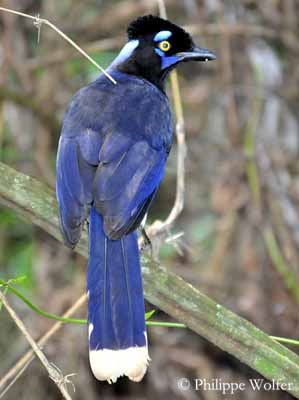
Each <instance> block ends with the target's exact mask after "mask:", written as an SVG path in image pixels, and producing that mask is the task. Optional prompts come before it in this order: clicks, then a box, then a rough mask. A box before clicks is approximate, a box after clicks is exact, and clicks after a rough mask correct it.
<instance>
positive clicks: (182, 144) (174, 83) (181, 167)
mask: <svg viewBox="0 0 299 400" xmlns="http://www.w3.org/2000/svg"><path fill="white" fill-rule="evenodd" d="M157 3H158V7H159V12H160V16H161V17H162V18H167V13H166V7H165V2H164V0H157ZM170 83H171V90H172V95H173V103H174V111H175V116H176V138H177V186H176V198H175V202H174V205H173V207H172V209H171V211H170V213H169V215H168V217H167V218H166V220H165V221H164V222H158V221H156V222H154V223H153V225H152V226H151V227H149V233H150V234H151V235H158V234H161V233H163V232H167V231H168V229H169V228H170V227H171V226H172V225H173V223H174V222H175V220H176V219H177V218H178V216H179V215H180V214H181V212H182V210H183V208H184V199H185V158H186V152H187V151H186V140H185V137H186V135H185V122H184V114H183V106H182V99H181V92H180V87H179V80H178V75H177V72H176V71H173V72H172V73H171V76H170Z"/></svg>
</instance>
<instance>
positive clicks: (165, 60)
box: [155, 49, 180, 69]
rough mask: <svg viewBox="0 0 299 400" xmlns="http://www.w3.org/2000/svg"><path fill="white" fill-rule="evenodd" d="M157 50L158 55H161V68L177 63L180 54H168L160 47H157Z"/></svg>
mask: <svg viewBox="0 0 299 400" xmlns="http://www.w3.org/2000/svg"><path fill="white" fill-rule="evenodd" d="M155 52H156V53H157V54H158V56H160V57H161V68H162V69H165V68H168V67H170V66H171V65H173V64H176V63H177V62H178V61H179V60H180V58H179V57H178V56H167V55H166V54H165V53H164V51H162V50H160V49H155Z"/></svg>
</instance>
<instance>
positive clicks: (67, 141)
mask: <svg viewBox="0 0 299 400" xmlns="http://www.w3.org/2000/svg"><path fill="white" fill-rule="evenodd" d="M127 35H128V41H127V43H126V44H125V45H124V47H123V48H122V49H121V51H120V53H119V54H118V55H117V56H116V58H115V59H114V60H113V61H112V63H111V64H110V66H109V67H108V69H107V72H108V73H109V74H110V75H111V76H112V77H113V78H114V79H115V81H116V84H113V83H112V82H111V81H110V80H108V79H107V77H106V76H104V75H103V74H102V75H100V76H99V77H98V78H97V79H96V80H95V81H93V82H91V83H90V84H88V85H87V86H85V87H83V88H81V89H80V90H79V91H78V92H77V93H75V95H74V96H73V98H72V100H71V102H70V104H69V106H68V109H67V111H66V113H65V116H64V120H63V124H62V130H61V135H60V139H59V145H58V151H57V161H56V194H57V200H58V206H59V215H60V226H61V231H62V235H63V238H64V242H65V244H66V245H67V246H68V247H70V248H72V249H73V248H74V247H75V246H76V245H77V243H78V241H79V239H80V236H81V233H82V229H83V227H84V225H85V223H86V221H87V226H88V231H89V254H88V266H87V296H88V336H89V360H90V366H91V370H92V372H93V374H94V376H95V378H96V379H98V380H101V381H108V382H109V383H114V382H116V381H117V379H118V378H119V377H121V376H127V377H128V378H129V379H130V380H132V381H135V382H139V381H141V379H142V378H143V376H144V375H145V373H146V371H147V367H148V363H149V361H150V358H149V353H148V340H147V333H146V325H145V309H144V297H143V285H142V274H141V265H140V255H139V249H138V242H137V238H138V237H137V233H138V232H137V230H138V227H139V226H140V224H141V222H142V221H143V220H144V218H145V216H146V214H147V212H148V209H149V207H150V205H151V203H152V201H153V199H154V197H155V194H156V192H157V189H158V187H159V185H160V183H161V180H162V178H163V175H164V172H165V164H166V161H167V157H168V154H169V152H170V149H171V145H172V142H173V135H174V133H173V132H174V128H173V117H172V113H171V108H170V103H169V99H168V97H167V94H166V90H165V84H166V78H167V76H168V75H169V72H170V71H171V70H172V69H173V68H175V67H176V66H177V65H178V64H180V63H182V62H187V61H208V60H214V59H215V58H216V56H215V54H214V53H212V52H211V51H209V50H207V49H204V48H200V47H197V46H196V45H195V44H194V41H193V39H192V37H191V35H190V34H189V33H188V32H186V31H185V30H184V29H183V28H181V27H180V26H178V25H176V24H174V23H173V22H171V21H169V20H167V19H163V18H160V17H157V16H153V15H145V16H141V17H138V18H137V19H135V20H134V21H132V22H131V23H130V24H129V26H128V28H127Z"/></svg>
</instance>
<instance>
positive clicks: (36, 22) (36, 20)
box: [0, 7, 117, 84]
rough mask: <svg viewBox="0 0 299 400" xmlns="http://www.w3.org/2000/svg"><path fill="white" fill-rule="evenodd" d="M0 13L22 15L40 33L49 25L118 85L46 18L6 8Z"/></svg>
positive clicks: (0, 8) (0, 9)
mask: <svg viewBox="0 0 299 400" xmlns="http://www.w3.org/2000/svg"><path fill="white" fill-rule="evenodd" d="M0 11H4V12H8V13H11V14H16V15H20V16H22V17H25V18H29V19H32V20H33V21H34V25H35V26H36V27H37V28H38V31H39V32H40V29H41V25H42V24H45V25H48V26H49V27H50V28H52V29H53V30H54V31H55V32H57V33H58V35H60V36H61V37H62V38H63V39H64V40H66V41H67V42H68V43H69V44H70V45H71V46H73V47H74V48H75V49H76V50H77V51H79V53H81V54H82V55H83V56H84V57H85V58H87V59H88V61H89V62H91V63H92V64H93V65H94V66H95V67H97V68H98V69H99V70H100V71H102V72H103V74H104V75H106V76H107V78H108V79H110V81H111V82H113V83H114V84H116V83H117V82H116V80H115V79H114V78H112V76H111V75H110V74H109V73H108V72H106V71H105V70H104V68H103V67H101V66H100V65H99V64H98V63H97V62H96V61H95V60H93V59H92V58H91V57H90V56H89V55H88V54H87V53H86V52H85V51H84V50H83V49H82V48H81V47H80V46H78V45H77V44H76V43H75V42H74V41H73V40H72V39H71V38H69V37H68V36H67V35H66V34H65V33H63V32H62V31H61V30H60V29H59V28H57V26H55V25H54V24H52V23H51V22H50V21H48V20H47V19H44V18H40V17H39V16H36V17H34V16H33V15H29V14H25V13H22V12H19V11H15V10H11V9H9V8H5V7H0Z"/></svg>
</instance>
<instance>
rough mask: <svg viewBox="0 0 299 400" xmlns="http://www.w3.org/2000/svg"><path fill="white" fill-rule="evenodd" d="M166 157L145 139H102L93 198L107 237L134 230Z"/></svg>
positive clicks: (112, 237)
mask: <svg viewBox="0 0 299 400" xmlns="http://www.w3.org/2000/svg"><path fill="white" fill-rule="evenodd" d="M117 144H118V145H117ZM166 157H167V155H166V152H165V150H164V149H163V147H162V148H160V149H157V148H156V149H155V148H153V147H152V146H151V145H150V144H149V143H148V141H147V140H139V141H133V139H132V138H130V137H128V136H124V135H118V134H113V135H111V136H110V137H108V138H107V139H106V140H105V142H104V144H103V146H102V148H101V151H100V157H99V159H100V164H99V166H98V168H97V172H96V175H95V179H94V185H93V196H94V201H95V205H96V208H97V210H98V211H99V212H100V213H101V214H102V216H103V217H104V229H105V233H106V234H107V235H108V237H109V238H111V239H119V238H120V237H121V236H122V235H124V234H127V233H129V232H131V231H132V230H134V229H136V228H137V226H138V225H139V223H140V222H141V220H142V218H143V216H144V215H145V213H146V211H147V209H148V208H149V206H150V203H151V200H152V198H153V197H154V194H155V192H156V190H157V188H158V186H159V184H160V182H161V179H162V177H163V174H164V167H165V162H166Z"/></svg>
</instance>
